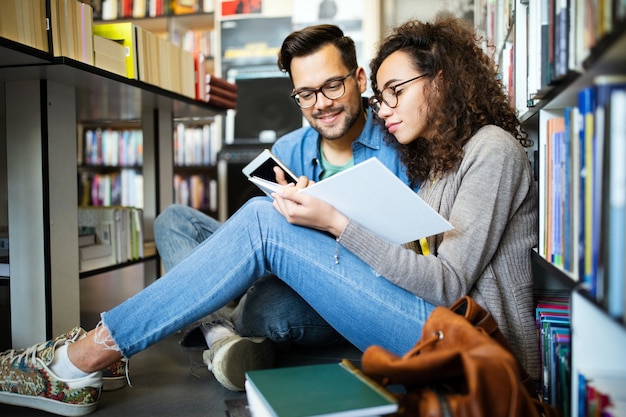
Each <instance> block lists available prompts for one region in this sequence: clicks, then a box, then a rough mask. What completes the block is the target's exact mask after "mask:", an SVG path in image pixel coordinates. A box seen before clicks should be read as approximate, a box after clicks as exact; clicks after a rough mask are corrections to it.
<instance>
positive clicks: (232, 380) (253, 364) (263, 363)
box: [202, 334, 275, 391]
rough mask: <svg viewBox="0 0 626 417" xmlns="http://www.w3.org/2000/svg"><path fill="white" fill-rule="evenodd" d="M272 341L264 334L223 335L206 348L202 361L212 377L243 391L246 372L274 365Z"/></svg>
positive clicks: (225, 385) (228, 387) (233, 388)
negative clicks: (258, 335)
mask: <svg viewBox="0 0 626 417" xmlns="http://www.w3.org/2000/svg"><path fill="white" fill-rule="evenodd" d="M274 356H275V355H274V345H273V343H272V341H271V340H269V339H268V338H266V337H242V336H239V335H238V334H234V335H232V336H227V337H224V338H222V339H220V340H218V341H217V342H215V343H214V344H213V346H211V348H210V349H208V350H205V351H204V353H203V354H202V361H203V362H204V363H205V364H206V365H207V366H208V368H209V371H211V372H213V375H214V376H215V379H217V381H218V382H219V383H220V384H222V385H223V386H224V387H225V388H227V389H229V390H231V391H244V382H245V381H246V372H247V371H252V370H254V369H266V368H271V367H273V366H274Z"/></svg>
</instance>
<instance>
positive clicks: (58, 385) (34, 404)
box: [0, 327, 102, 416]
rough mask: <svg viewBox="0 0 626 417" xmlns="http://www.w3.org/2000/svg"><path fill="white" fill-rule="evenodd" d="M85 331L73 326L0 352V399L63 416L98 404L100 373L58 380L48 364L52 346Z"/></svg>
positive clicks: (86, 410) (80, 411)
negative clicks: (51, 336)
mask: <svg viewBox="0 0 626 417" xmlns="http://www.w3.org/2000/svg"><path fill="white" fill-rule="evenodd" d="M83 334H85V331H84V330H83V329H81V328H80V327H75V328H74V329H72V330H71V331H70V332H68V333H66V334H64V335H61V336H59V337H57V338H56V339H53V340H49V341H47V342H44V343H41V344H38V345H35V346H31V347H29V348H27V349H21V350H14V349H10V350H7V351H5V352H3V353H0V403H4V404H11V405H17V406H21V407H30V408H36V409H39V410H44V411H48V412H51V413H55V414H60V415H63V416H83V415H85V414H89V413H91V412H93V411H94V410H95V409H96V407H97V406H98V399H99V398H100V389H101V387H102V373H101V372H94V373H92V374H89V375H87V376H86V377H84V378H79V379H73V380H62V379H60V378H59V377H58V376H56V375H55V374H53V373H52V372H51V371H50V369H49V368H48V365H49V364H50V362H51V361H52V358H53V357H54V350H55V349H56V348H57V347H58V346H60V345H62V344H64V343H72V342H74V341H75V340H77V339H78V338H80V337H81V336H82V335H83Z"/></svg>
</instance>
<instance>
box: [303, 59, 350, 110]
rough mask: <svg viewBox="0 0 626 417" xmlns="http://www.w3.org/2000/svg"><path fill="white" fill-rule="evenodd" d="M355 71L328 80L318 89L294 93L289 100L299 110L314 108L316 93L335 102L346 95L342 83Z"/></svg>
mask: <svg viewBox="0 0 626 417" xmlns="http://www.w3.org/2000/svg"><path fill="white" fill-rule="evenodd" d="M355 71H356V68H355V69H353V70H352V71H350V72H349V73H348V75H346V76H345V77H341V78H337V79H335V80H330V81H328V82H327V83H325V84H324V85H323V86H321V87H320V88H316V89H305V90H300V91H296V92H295V93H293V94H292V95H291V98H292V99H293V100H294V101H295V102H296V104H297V105H298V106H299V107H300V108H301V109H308V108H309V107H313V106H315V103H317V94H318V93H322V94H323V95H324V97H326V98H327V99H329V100H337V99H338V98H340V97H342V96H343V95H344V94H346V85H345V83H344V81H345V80H346V79H347V78H348V77H351V76H352V75H353V74H354V72H355Z"/></svg>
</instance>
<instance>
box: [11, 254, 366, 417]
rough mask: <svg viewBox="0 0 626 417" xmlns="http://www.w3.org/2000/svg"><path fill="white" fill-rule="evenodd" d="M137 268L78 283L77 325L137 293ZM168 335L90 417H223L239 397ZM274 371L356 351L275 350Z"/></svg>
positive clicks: (356, 356) (353, 355)
mask: <svg viewBox="0 0 626 417" xmlns="http://www.w3.org/2000/svg"><path fill="white" fill-rule="evenodd" d="M143 276H144V274H143V269H142V267H140V266H138V267H132V268H126V270H125V271H124V273H116V274H107V275H106V276H98V277H91V278H86V279H83V280H81V322H82V323H81V324H82V325H83V327H87V328H90V327H92V326H93V325H94V324H95V322H97V319H98V314H99V312H100V311H101V310H102V309H107V308H110V307H111V306H112V305H115V304H117V303H119V302H120V301H123V300H124V299H125V298H127V297H128V296H130V295H132V294H134V293H135V292H137V291H139V290H140V289H141V288H142V287H143V286H144V285H146V281H145V280H144V278H143ZM179 337H180V335H179V334H174V335H172V336H170V337H169V338H167V339H164V340H163V341H161V342H159V343H157V344H156V345H154V346H152V347H150V348H148V349H146V350H145V351H143V352H141V353H139V354H137V355H135V356H134V357H133V358H131V360H130V380H131V384H132V387H126V388H124V389H122V390H118V391H113V392H105V393H103V394H102V397H101V399H100V402H99V405H98V409H97V410H96V412H94V413H93V414H91V415H92V416H94V417H109V416H111V417H118V416H133V417H143V416H146V417H147V416H185V417H187V416H189V417H194V416H209V417H213V416H219V417H226V415H227V414H226V405H225V401H226V400H229V399H237V398H240V399H241V398H243V399H245V393H236V392H232V391H229V390H227V389H225V388H223V387H222V386H221V385H220V384H219V383H218V382H217V381H216V380H215V378H214V377H213V375H212V374H211V372H209V370H208V369H207V368H206V367H205V366H204V365H203V364H202V361H201V352H188V351H186V350H184V349H183V348H182V347H181V346H180V345H179V344H178V340H179ZM278 353H279V354H278V366H292V365H299V364H307V363H326V362H333V361H339V360H341V358H344V357H345V358H348V359H351V360H352V361H354V362H355V363H357V364H358V363H359V361H360V357H361V356H360V355H361V354H360V352H359V351H358V350H356V349H355V348H354V347H352V346H350V345H342V346H335V347H330V348H325V349H303V348H299V349H298V348H292V349H281V350H279V352H278ZM51 415H52V414H49V413H46V412H42V411H38V410H30V409H26V408H19V407H11V406H7V405H1V404H0V416H6V417H9V416H33V417H35V416H51Z"/></svg>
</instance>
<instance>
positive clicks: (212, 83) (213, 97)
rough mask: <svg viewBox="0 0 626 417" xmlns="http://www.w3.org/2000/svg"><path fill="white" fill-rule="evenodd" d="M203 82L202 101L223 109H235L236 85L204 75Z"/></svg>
mask: <svg viewBox="0 0 626 417" xmlns="http://www.w3.org/2000/svg"><path fill="white" fill-rule="evenodd" d="M205 80H206V82H205V96H204V101H206V102H207V103H209V104H211V105H213V106H215V107H220V108H223V109H234V108H236V107H237V84H234V83H230V82H228V81H226V80H225V79H223V78H220V77H217V76H215V75H213V74H206V76H205Z"/></svg>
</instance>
